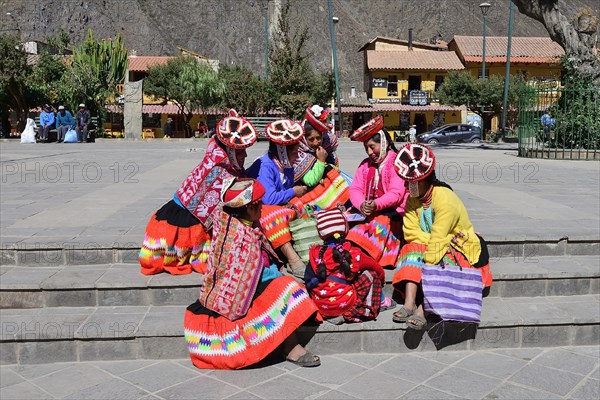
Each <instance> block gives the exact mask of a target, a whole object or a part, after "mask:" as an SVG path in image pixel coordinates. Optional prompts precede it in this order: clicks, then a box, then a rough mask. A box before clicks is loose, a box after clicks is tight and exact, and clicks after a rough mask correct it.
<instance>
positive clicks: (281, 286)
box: [183, 276, 321, 369]
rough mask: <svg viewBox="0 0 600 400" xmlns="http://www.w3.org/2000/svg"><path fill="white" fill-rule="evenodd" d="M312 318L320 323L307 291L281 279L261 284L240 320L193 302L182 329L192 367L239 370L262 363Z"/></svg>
mask: <svg viewBox="0 0 600 400" xmlns="http://www.w3.org/2000/svg"><path fill="white" fill-rule="evenodd" d="M313 316H315V317H316V320H320V319H321V318H320V316H319V315H318V313H317V307H316V306H315V304H314V303H313V302H312V300H311V299H310V298H309V297H308V293H307V292H306V289H304V287H303V286H300V285H299V284H298V283H297V282H296V281H295V280H294V279H293V278H291V277H287V276H284V277H279V278H275V279H273V280H272V281H269V282H268V283H261V284H259V288H257V294H256V295H255V298H254V300H253V301H252V305H251V306H250V309H249V310H248V313H247V314H246V315H245V316H244V317H243V318H240V319H238V320H236V321H230V320H228V319H227V318H225V317H223V316H220V315H219V314H217V313H215V312H213V311H211V310H209V309H207V308H205V307H203V306H202V304H201V303H200V302H199V301H196V303H194V304H192V305H190V306H189V307H188V308H187V310H186V312H185V317H184V321H183V327H184V331H185V340H186V342H187V346H188V350H189V352H190V358H191V360H192V363H193V364H194V365H195V366H196V367H198V368H210V369H240V368H244V367H247V366H249V365H253V364H256V363H257V362H259V361H261V360H262V359H263V358H265V357H266V356H267V355H269V354H270V353H272V352H273V351H274V350H275V349H276V348H277V347H279V345H280V344H281V343H283V341H284V340H285V339H286V338H287V337H288V336H290V335H291V334H292V333H293V332H295V331H296V329H298V327H300V325H302V324H303V323H304V322H305V321H307V320H308V319H309V318H312V317H313Z"/></svg>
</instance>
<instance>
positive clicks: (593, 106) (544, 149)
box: [517, 86, 600, 160]
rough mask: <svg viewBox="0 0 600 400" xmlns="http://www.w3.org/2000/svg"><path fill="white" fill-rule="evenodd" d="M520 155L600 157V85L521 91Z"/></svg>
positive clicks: (589, 158)
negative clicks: (598, 86)
mask: <svg viewBox="0 0 600 400" xmlns="http://www.w3.org/2000/svg"><path fill="white" fill-rule="evenodd" d="M518 110H519V126H518V128H517V136H518V140H519V156H521V157H530V158H551V159H573V160H600V88H595V87H591V86H585V87H577V86H568V87H566V86H565V87H558V88H550V89H545V88H534V87H530V86H524V87H522V88H521V91H520V93H519V108H518Z"/></svg>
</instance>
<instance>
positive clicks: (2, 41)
mask: <svg viewBox="0 0 600 400" xmlns="http://www.w3.org/2000/svg"><path fill="white" fill-rule="evenodd" d="M31 73H32V67H31V65H29V64H27V55H26V54H25V51H24V50H23V47H22V46H21V44H20V42H19V37H18V36H15V35H1V36H0V88H2V92H1V93H0V105H1V106H2V113H3V114H5V113H7V112H8V110H9V109H12V110H13V111H15V112H16V113H17V115H18V118H19V120H21V121H22V122H24V121H25V118H26V117H27V113H28V111H29V103H28V101H27V97H26V95H27V81H28V80H29V78H30V76H31Z"/></svg>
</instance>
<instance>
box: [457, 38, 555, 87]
mask: <svg viewBox="0 0 600 400" xmlns="http://www.w3.org/2000/svg"><path fill="white" fill-rule="evenodd" d="M485 43H486V48H485V65H486V75H487V76H489V75H502V76H504V73H505V68H506V49H507V46H508V37H506V36H490V37H486V39H485ZM448 48H449V49H450V50H452V51H455V52H456V54H457V55H458V57H459V59H460V61H461V62H462V63H463V64H464V65H465V67H466V69H467V70H468V71H471V72H472V73H473V74H474V75H475V76H478V77H480V76H481V66H482V60H483V37H482V36H454V38H453V39H452V40H451V41H450V42H449V43H448ZM564 54H565V51H564V50H563V48H562V47H560V45H559V44H558V43H556V42H554V41H553V40H552V39H550V38H549V37H513V38H512V42H511V54H510V68H511V74H516V73H520V74H522V75H523V76H524V77H525V78H526V79H527V80H530V81H544V82H546V81H555V82H559V81H560V76H561V71H562V68H561V66H560V58H561V57H562V56H563V55H564Z"/></svg>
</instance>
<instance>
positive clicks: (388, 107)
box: [330, 103, 467, 113]
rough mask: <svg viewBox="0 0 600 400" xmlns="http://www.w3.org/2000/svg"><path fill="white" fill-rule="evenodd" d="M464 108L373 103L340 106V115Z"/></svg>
mask: <svg viewBox="0 0 600 400" xmlns="http://www.w3.org/2000/svg"><path fill="white" fill-rule="evenodd" d="M330 110H331V112H334V113H336V112H337V107H334V108H332V109H330ZM466 110H467V108H466V107H465V106H447V105H443V104H440V105H427V106H411V105H408V104H400V103H381V104H379V103H375V104H372V105H371V106H370V107H344V106H342V113H358V112H360V113H363V112H367V113H368V112H371V113H374V112H385V111H409V112H410V111H420V112H423V111H466Z"/></svg>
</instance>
